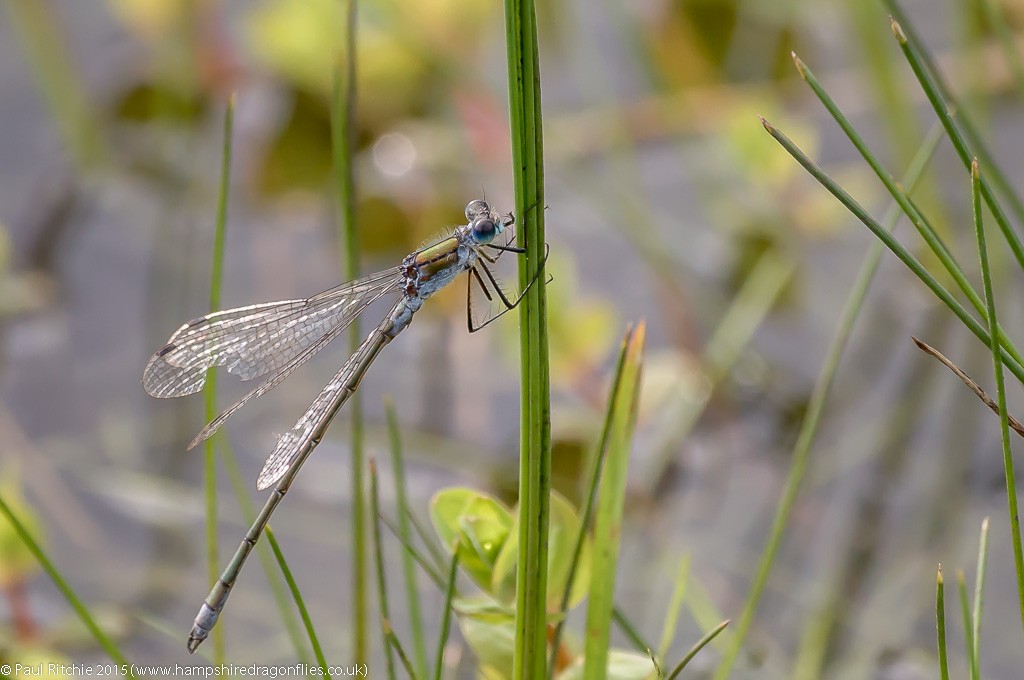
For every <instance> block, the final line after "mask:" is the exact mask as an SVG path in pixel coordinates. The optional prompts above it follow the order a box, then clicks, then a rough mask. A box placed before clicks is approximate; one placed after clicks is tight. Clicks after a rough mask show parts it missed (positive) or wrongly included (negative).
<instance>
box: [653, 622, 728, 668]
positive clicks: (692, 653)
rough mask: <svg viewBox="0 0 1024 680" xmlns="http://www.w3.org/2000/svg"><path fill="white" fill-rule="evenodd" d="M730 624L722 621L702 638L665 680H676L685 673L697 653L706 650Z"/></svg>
mask: <svg viewBox="0 0 1024 680" xmlns="http://www.w3.org/2000/svg"><path fill="white" fill-rule="evenodd" d="M729 623H730V620H729V619H726V620H725V621H722V622H721V623H720V624H718V625H717V626H715V627H714V628H712V629H711V631H709V632H708V634H707V635H705V636H704V637H702V638H701V639H700V640H699V641H698V642H697V644H695V645H694V646H693V647H691V648H690V651H689V652H687V653H686V656H684V657H683V658H682V660H681V661H680V662H679V663H678V664H676V667H675V668H673V669H672V672H671V673H669V674H668V675H667V676H665V680H675V678H676V677H678V675H679V674H680V673H682V672H683V669H684V668H686V666H687V664H689V663H690V662H691V661H692V660H693V657H695V656H697V652H699V651H700V650H702V649H704V647H706V646H707V645H708V643H710V642H711V641H712V640H714V639H715V638H716V637H718V634H719V633H721V632H722V631H723V630H725V628H726V626H728V625H729Z"/></svg>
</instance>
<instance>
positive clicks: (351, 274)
mask: <svg viewBox="0 0 1024 680" xmlns="http://www.w3.org/2000/svg"><path fill="white" fill-rule="evenodd" d="M342 1H343V2H345V22H344V26H343V33H344V36H345V38H344V46H343V50H344V51H341V50H339V52H338V58H337V60H336V62H335V65H334V92H333V97H332V99H331V142H332V144H331V150H332V152H333V156H334V180H335V184H336V187H335V189H336V191H337V198H338V241H339V244H340V245H341V249H342V253H341V256H342V261H343V262H344V267H343V273H344V278H345V279H346V280H348V281H351V280H352V279H354V278H356V277H357V276H359V241H358V238H357V233H356V197H355V167H354V158H353V156H354V154H355V148H354V146H355V126H356V120H355V111H356V14H357V13H356V0H342ZM359 341H360V337H359V323H358V320H357V321H354V322H352V325H351V326H350V327H349V342H350V346H351V350H352V351H353V352H354V351H355V350H356V348H357V347H358V346H359ZM348 410H349V412H350V413H351V414H352V432H351V448H352V560H353V563H352V581H353V582H352V599H353V607H352V633H353V643H352V653H353V658H354V659H355V661H356V662H357V663H369V656H368V654H369V648H368V647H369V645H368V630H367V625H366V616H367V611H368V608H367V603H366V593H367V592H368V588H367V580H366V495H365V493H364V490H363V487H364V483H363V478H364V477H365V476H366V473H365V470H364V467H365V465H364V461H363V408H362V400H361V399H360V398H359V395H358V394H354V395H352V397H351V399H350V401H349V405H348Z"/></svg>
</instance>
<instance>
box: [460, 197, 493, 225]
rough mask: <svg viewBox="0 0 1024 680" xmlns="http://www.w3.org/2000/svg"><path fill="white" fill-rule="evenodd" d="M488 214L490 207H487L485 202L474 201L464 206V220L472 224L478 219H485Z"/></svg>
mask: <svg viewBox="0 0 1024 680" xmlns="http://www.w3.org/2000/svg"><path fill="white" fill-rule="evenodd" d="M490 212H491V206H489V205H487V203H486V201H481V200H480V199H476V200H475V201H470V202H469V204H468V205H467V206H466V219H467V220H469V221H470V222H472V221H473V220H475V219H476V218H478V217H486V216H487V215H489V214H490Z"/></svg>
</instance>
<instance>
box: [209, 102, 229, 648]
mask: <svg viewBox="0 0 1024 680" xmlns="http://www.w3.org/2000/svg"><path fill="white" fill-rule="evenodd" d="M234 121H235V95H234V93H232V94H230V95H229V96H228V102H227V107H226V108H225V110H224V140H223V145H224V146H223V152H222V154H221V166H220V193H219V196H218V198H217V224H216V227H215V229H214V235H213V264H212V266H211V267H210V311H211V312H212V311H215V310H217V309H219V308H220V292H221V284H222V283H223V279H224V240H225V239H224V237H225V234H226V233H227V223H228V184H229V183H230V179H231V134H232V129H233V128H234ZM203 412H204V415H205V416H206V422H210V421H211V420H213V419H214V418H216V417H217V373H216V372H215V371H214V370H212V369H211V370H209V371H207V373H206V384H205V386H204V387H203ZM218 439H219V438H218V437H217V435H214V436H213V437H210V438H209V439H207V440H206V441H205V442H203V460H204V463H205V468H206V470H205V485H204V486H205V488H204V496H205V499H206V562H207V564H206V568H207V576H208V578H209V581H210V583H216V582H217V579H218V578H219V577H220V572H219V571H218V570H219V569H220V565H219V558H218V554H217V454H216V442H217V440H218ZM213 658H214V662H215V663H223V661H224V628H223V627H218V628H214V629H213Z"/></svg>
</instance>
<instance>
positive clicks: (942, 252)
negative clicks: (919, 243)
mask: <svg viewBox="0 0 1024 680" xmlns="http://www.w3.org/2000/svg"><path fill="white" fill-rule="evenodd" d="M792 57H793V62H794V63H795V64H796V68H797V71H798V72H799V73H800V76H801V77H802V78H803V79H804V81H805V82H806V83H807V84H808V85H809V86H810V88H811V90H813V91H814V94H815V95H816V96H817V97H818V100H819V101H820V102H821V103H822V105H823V106H824V107H825V109H826V110H828V112H829V114H831V115H832V118H833V120H835V121H836V123H838V124H839V127H840V128H842V130H843V132H844V133H845V134H846V137H847V138H848V139H849V140H850V142H852V143H853V145H854V147H856V149H857V151H858V152H859V153H860V155H861V157H862V158H863V159H864V161H865V162H866V163H867V164H868V165H869V166H870V167H871V169H872V170H873V171H874V173H875V175H876V176H877V177H878V179H879V180H880V181H881V182H882V184H883V185H884V186H885V188H886V190H887V191H888V192H889V194H890V195H891V196H892V197H893V200H895V201H896V204H897V205H899V207H900V209H901V210H903V212H904V214H906V216H907V217H908V218H909V219H910V222H911V224H913V225H914V228H916V229H917V231H918V233H919V234H921V238H923V239H924V242H925V244H927V246H928V248H929V249H930V250H931V251H932V253H934V255H935V257H936V258H938V260H939V262H941V263H942V266H943V267H944V268H945V270H946V272H947V273H948V274H949V276H950V277H951V278H952V279H953V281H954V282H955V283H956V285H957V288H959V289H960V290H961V292H963V294H964V295H965V296H966V297H967V299H968V301H970V303H971V306H972V307H974V309H975V310H976V311H977V312H978V313H979V314H981V315H982V316H984V317H985V318H987V314H986V311H985V301H984V299H983V298H982V296H981V295H979V294H978V292H977V291H976V290H975V289H974V286H972V285H971V282H970V281H969V280H968V279H967V275H966V274H965V273H964V270H963V268H962V267H961V266H960V264H959V263H958V262H957V261H956V257H955V256H954V255H953V253H952V252H951V251H950V250H949V248H948V247H947V246H946V244H945V243H943V241H942V238H941V237H940V236H939V235H938V233H936V231H935V229H934V228H933V227H932V225H931V224H930V223H929V222H928V220H927V219H926V218H925V216H924V215H923V214H922V213H921V212H920V211H919V210H918V209H917V205H916V204H915V203H914V202H913V201H912V200H911V199H910V196H908V195H907V192H906V191H904V190H903V189H902V188H901V187H900V186H899V185H898V184H897V183H896V181H895V179H893V177H892V175H891V174H889V172H888V171H886V169H885V168H884V167H882V164H881V162H880V161H879V160H878V158H877V157H876V156H875V155H874V154H872V153H871V151H870V150H869V149H868V147H867V144H866V143H865V142H864V140H863V139H862V138H861V137H860V135H858V134H857V131H856V130H854V129H853V126H852V125H851V124H850V121H849V120H848V119H847V118H846V116H844V115H843V113H842V111H840V110H839V107H838V106H836V103H835V102H834V101H833V100H832V97H830V96H829V94H828V92H826V91H825V88H823V87H822V86H821V83H819V82H818V79H817V78H815V77H814V73H813V72H812V71H811V69H809V68H808V67H807V65H806V64H805V63H804V62H803V61H801V60H800V58H799V57H798V56H796V53H795V52H794V53H792ZM999 338H1000V341H1001V343H1002V345H1003V346H1004V347H1005V348H1006V350H1007V351H1008V352H1010V354H1011V355H1013V357H1014V358H1015V359H1016V360H1017V361H1018V362H1021V363H1024V358H1022V357H1021V356H1020V354H1019V353H1018V352H1017V349H1016V348H1015V347H1014V346H1013V343H1012V342H1011V341H1010V340H1009V337H1008V336H1007V335H1006V333H1005V332H1004V331H1003V329H1002V328H1001V327H1000V328H999Z"/></svg>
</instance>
